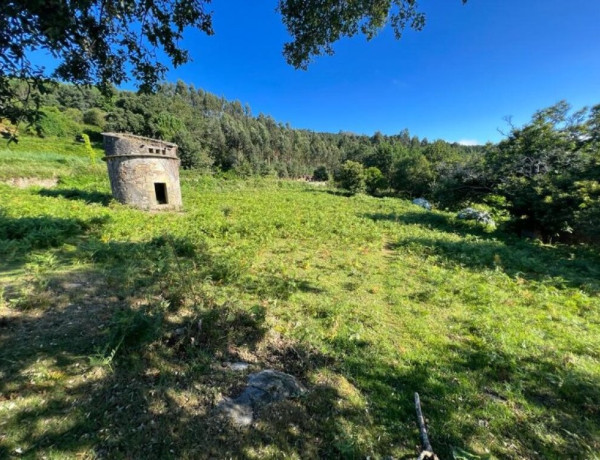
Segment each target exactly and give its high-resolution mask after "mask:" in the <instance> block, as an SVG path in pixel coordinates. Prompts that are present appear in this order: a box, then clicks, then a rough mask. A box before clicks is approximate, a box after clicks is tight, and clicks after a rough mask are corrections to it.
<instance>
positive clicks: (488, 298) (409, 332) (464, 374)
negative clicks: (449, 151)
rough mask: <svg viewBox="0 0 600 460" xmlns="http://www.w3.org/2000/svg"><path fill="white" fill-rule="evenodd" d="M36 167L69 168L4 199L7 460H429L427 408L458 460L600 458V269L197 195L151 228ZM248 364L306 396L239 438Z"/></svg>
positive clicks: (327, 194) (289, 185) (248, 186)
mask: <svg viewBox="0 0 600 460" xmlns="http://www.w3.org/2000/svg"><path fill="white" fill-rule="evenodd" d="M56 148H57V151H59V150H60V149H61V147H60V144H57V146H56ZM11 155H13V154H12V153H6V152H0V161H6V158H10V157H11ZM27 158H30V161H29V160H28V161H27V162H24V163H23V165H22V170H19V167H20V166H19V164H18V163H16V162H15V163H13V164H14V168H15V169H14V170H13V172H12V173H11V174H15V175H16V177H25V176H24V174H25V173H24V171H29V170H32V171H36V169H35V168H37V167H38V166H39V167H40V169H39V170H38V171H43V168H42V167H41V165H43V164H44V163H46V162H52V161H53V160H50V158H56V160H57V161H59V160H61V161H64V163H63V164H64V165H66V166H65V169H64V170H61V172H60V173H59V178H60V181H59V185H58V187H56V188H52V189H44V188H40V187H32V188H28V189H15V188H12V187H9V186H6V185H0V200H1V205H0V207H1V212H0V260H2V262H1V264H2V265H0V270H1V271H0V286H1V287H0V289H1V290H2V297H1V298H2V301H1V302H2V303H1V304H0V363H1V366H0V395H1V396H0V432H1V433H2V435H1V437H0V456H3V455H4V456H10V455H16V452H17V451H16V449H18V450H19V451H20V452H22V455H24V456H26V457H36V458H37V457H43V456H46V457H48V458H73V457H84V458H85V457H94V456H100V457H109V458H188V457H194V458H198V457H200V458H203V457H211V458H222V457H234V458H281V457H290V458H311V457H344V458H364V457H366V456H370V457H371V458H381V457H386V456H393V457H394V458H410V456H411V455H412V456H416V455H415V454H416V452H417V449H416V447H417V445H418V443H419V437H418V430H417V428H416V423H415V416H414V408H413V399H412V398H413V392H415V391H418V392H419V393H420V395H421V399H422V403H423V409H424V412H425V414H426V417H427V419H428V422H429V428H430V437H431V440H432V443H433V445H434V448H435V449H436V450H437V451H438V453H439V455H440V456H441V458H451V455H452V454H451V452H452V448H453V447H458V448H462V449H466V450H467V451H470V452H474V453H478V454H485V453H490V454H492V455H494V456H496V457H500V458H599V457H598V452H599V451H600V298H599V292H600V282H599V280H600V256H599V254H598V251H597V249H594V248H590V247H585V246H579V247H566V246H565V247H561V246H548V245H542V244H539V243H536V242H530V241H525V240H518V239H514V238H512V237H510V236H508V235H505V234H503V233H501V232H500V231H496V232H490V231H487V230H485V229H482V228H480V227H478V226H476V225H470V224H465V223H463V222H460V221H456V220H455V219H454V218H453V216H452V215H450V214H447V213H443V212H432V213H427V212H425V211H423V210H421V209H420V208H418V207H415V206H413V205H411V204H410V203H409V202H407V201H403V200H398V199H392V198H384V199H376V198H372V197H366V196H355V197H352V198H347V197H344V196H340V195H337V194H335V193H334V192H333V191H331V190H327V189H322V188H317V187H311V186H310V185H306V184H298V183H293V182H285V181H271V180H258V179H257V180H247V181H235V180H233V181H232V180H230V181H226V180H218V179H214V178H211V177H202V176H198V175H195V174H192V173H187V172H185V173H184V174H183V179H182V182H183V197H184V204H185V208H186V211H185V212H184V213H165V214H156V213H144V212H141V211H137V210H133V209H130V208H128V207H125V206H122V205H120V204H118V203H115V202H114V201H112V200H111V199H110V196H109V186H108V181H107V179H106V173H105V171H104V169H103V167H104V165H103V164H101V165H100V166H97V165H96V166H95V165H90V164H89V162H86V159H85V157H84V156H80V155H79V154H78V153H75V152H66V151H64V153H54V154H51V155H49V154H43V155H41V154H40V155H39V156H38V157H36V156H35V155H34V154H28V155H27ZM75 160H77V161H81V164H80V163H75ZM9 161H13V160H9ZM71 161H73V163H71ZM3 173H4V172H3ZM199 322H201V327H198V324H199ZM239 360H244V361H248V362H250V363H252V365H253V369H254V370H257V369H263V368H275V369H279V370H283V371H285V372H289V373H291V374H293V375H296V376H297V377H298V378H299V379H300V380H301V381H302V382H303V383H304V384H305V385H306V386H307V387H308V389H309V392H308V394H307V395H306V396H305V397H303V398H301V399H299V400H292V401H285V402H282V403H278V404H275V405H273V406H270V407H268V408H266V409H264V411H263V413H261V414H260V416H259V418H258V420H257V422H256V424H255V425H254V426H252V427H251V428H249V429H238V428H235V427H232V426H230V425H229V424H228V423H227V422H226V421H224V420H222V419H221V418H220V417H219V415H218V413H216V412H215V410H214V407H215V405H216V404H217V403H218V401H219V400H220V399H221V397H222V396H227V395H233V396H236V395H237V394H238V393H239V391H240V389H241V387H242V386H243V384H244V382H245V379H246V374H244V373H237V372H233V371H230V370H228V368H227V367H224V366H223V363H225V362H232V361H239Z"/></svg>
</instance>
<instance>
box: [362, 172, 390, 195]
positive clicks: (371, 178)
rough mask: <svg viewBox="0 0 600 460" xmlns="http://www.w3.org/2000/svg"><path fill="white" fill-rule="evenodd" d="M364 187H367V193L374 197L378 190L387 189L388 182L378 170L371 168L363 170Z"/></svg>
mask: <svg viewBox="0 0 600 460" xmlns="http://www.w3.org/2000/svg"><path fill="white" fill-rule="evenodd" d="M365 185H366V187H367V192H369V194H371V195H374V194H375V193H377V191H378V190H383V189H386V188H387V187H388V181H387V180H386V178H385V177H384V176H383V173H382V172H381V171H380V170H379V168H376V167H375V166H371V167H370V168H367V169H365Z"/></svg>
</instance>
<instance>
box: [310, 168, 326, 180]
mask: <svg viewBox="0 0 600 460" xmlns="http://www.w3.org/2000/svg"><path fill="white" fill-rule="evenodd" d="M312 179H313V180H314V181H320V182H325V181H328V180H329V171H328V170H327V166H319V167H317V169H315V170H314V172H313V175H312Z"/></svg>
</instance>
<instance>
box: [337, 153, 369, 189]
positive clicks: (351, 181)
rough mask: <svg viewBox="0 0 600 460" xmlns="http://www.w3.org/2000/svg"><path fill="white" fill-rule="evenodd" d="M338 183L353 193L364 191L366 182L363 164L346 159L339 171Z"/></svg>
mask: <svg viewBox="0 0 600 460" xmlns="http://www.w3.org/2000/svg"><path fill="white" fill-rule="evenodd" d="M336 183H337V185H338V186H339V187H340V188H343V189H345V190H348V191H349V192H350V193H352V194H354V193H362V192H364V191H365V187H366V184H365V169H364V167H363V165H361V164H360V163H357V162H356V161H346V162H345V163H344V164H343V165H342V167H341V168H340V170H339V171H338V172H337V175H336Z"/></svg>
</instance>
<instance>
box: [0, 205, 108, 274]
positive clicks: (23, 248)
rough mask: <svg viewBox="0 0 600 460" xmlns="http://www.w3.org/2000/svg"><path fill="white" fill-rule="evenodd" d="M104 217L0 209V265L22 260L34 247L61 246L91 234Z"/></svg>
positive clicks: (102, 221) (98, 226)
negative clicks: (29, 213) (11, 214)
mask: <svg viewBox="0 0 600 460" xmlns="http://www.w3.org/2000/svg"><path fill="white" fill-rule="evenodd" d="M107 219H108V218H106V217H102V218H92V219H89V220H87V221H85V220H81V219H74V218H68V219H65V218H59V217H49V216H35V217H9V216H7V215H6V214H5V213H3V212H2V210H0V258H1V260H0V268H2V267H6V266H7V265H9V264H13V263H14V262H15V261H19V260H20V261H21V262H23V261H24V259H25V258H26V257H27V255H28V254H29V253H30V252H31V251H33V250H38V249H47V248H56V247H60V246H62V245H64V244H66V243H68V242H75V241H77V239H78V238H79V237H81V236H83V235H91V234H93V233H94V231H95V230H96V229H98V228H100V227H101V226H102V225H104V224H105V223H106V221H107Z"/></svg>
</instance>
